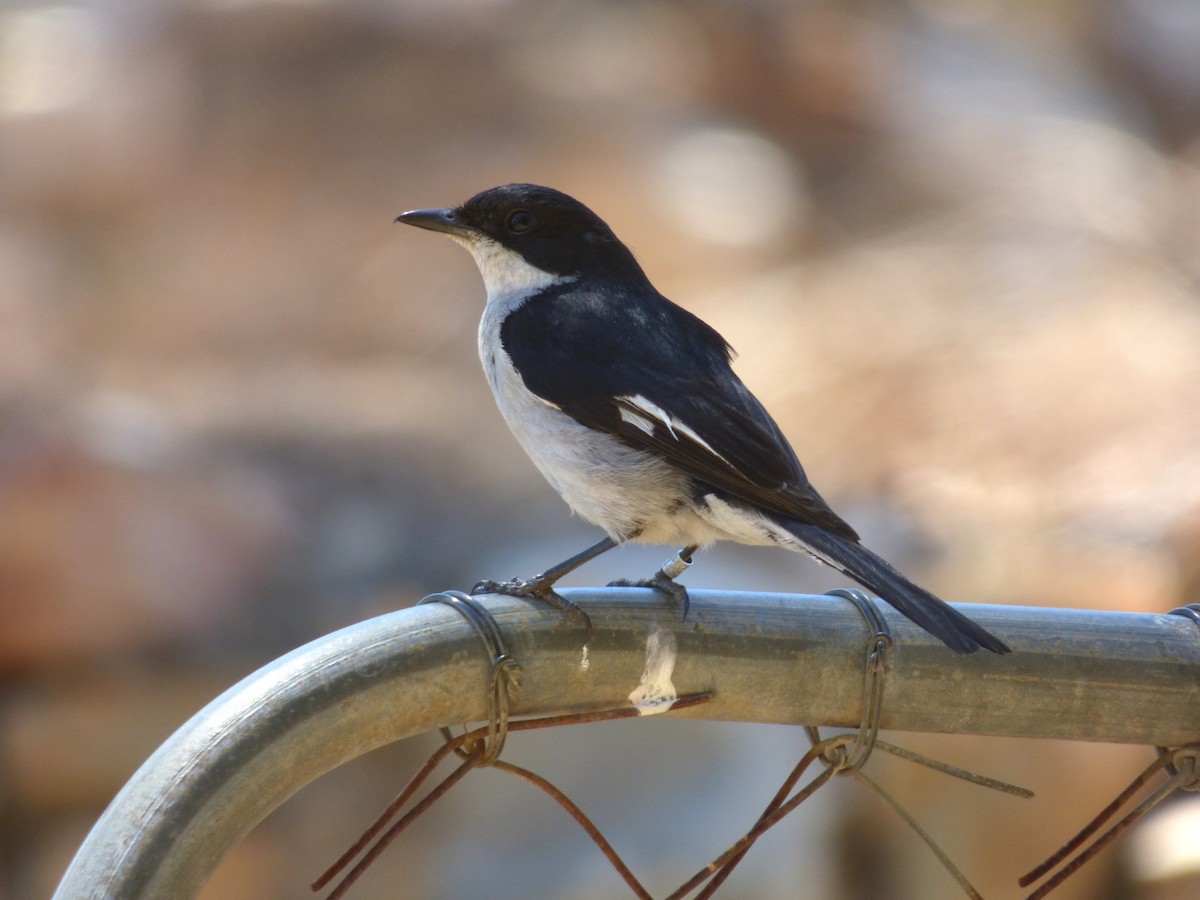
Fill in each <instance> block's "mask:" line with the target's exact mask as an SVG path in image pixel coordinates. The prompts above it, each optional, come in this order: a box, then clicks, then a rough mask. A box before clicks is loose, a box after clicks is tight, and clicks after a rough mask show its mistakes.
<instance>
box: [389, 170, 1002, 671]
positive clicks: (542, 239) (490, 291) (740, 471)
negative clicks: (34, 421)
mask: <svg viewBox="0 0 1200 900" xmlns="http://www.w3.org/2000/svg"><path fill="white" fill-rule="evenodd" d="M396 221H397V222H401V223H404V224H406V225H412V226H416V227H418V228H423V229H427V230H429V231H434V232H440V233H442V234H444V235H446V236H448V237H450V238H451V239H452V240H454V241H455V242H457V243H458V244H461V245H462V246H463V247H465V248H466V249H467V251H468V252H470V254H471V256H472V257H473V258H474V260H475V264H476V265H477V266H478V268H479V272H480V274H481V275H482V277H483V281H484V285H485V288H486V291H487V298H486V303H485V305H484V310H483V316H482V319H481V320H480V324H479V355H480V359H481V361H482V363H483V370H484V374H485V375H486V378H487V381H488V384H489V385H490V386H491V389H492V393H493V395H494V397H495V400H496V403H497V405H498V407H499V410H500V413H501V415H502V416H503V418H504V419H505V421H506V422H507V424H508V426H509V428H510V429H511V430H512V432H513V435H514V436H515V437H516V439H517V442H518V443H519V444H520V445H521V447H522V448H523V449H524V450H525V452H526V453H527V454H528V455H529V456H530V458H531V459H532V461H533V463H534V465H535V466H536V467H537V468H538V469H539V470H540V471H541V473H542V475H543V476H544V477H545V478H546V480H547V481H549V482H550V484H551V485H552V486H553V487H554V488H555V490H557V491H558V493H559V494H560V495H561V496H562V498H563V499H564V500H565V501H566V503H567V505H568V506H569V507H570V508H571V509H572V510H573V511H574V512H575V513H576V514H578V515H579V516H580V517H581V518H583V519H585V520H586V521H588V522H590V523H592V524H594V525H597V526H599V527H600V528H601V529H603V531H604V532H605V536H604V538H603V539H602V540H600V541H599V542H597V543H596V544H594V545H593V546H591V547H589V548H587V549H586V550H584V551H582V552H581V553H578V554H576V555H575V556H572V557H571V558H570V559H568V560H565V561H564V562H562V563H560V564H558V565H556V566H552V567H551V568H549V569H546V570H545V571H544V572H542V573H541V574H539V575H536V576H534V577H532V578H529V579H520V578H518V579H513V580H512V581H507V582H495V581H485V582H480V583H479V584H477V585H476V586H475V589H474V591H473V593H481V592H499V593H504V594H511V595H516V596H526V597H537V598H541V599H543V600H546V601H548V602H550V603H552V604H553V605H555V606H557V607H559V608H561V609H564V610H567V611H568V612H571V613H573V614H577V615H578V614H580V613H581V611H580V610H578V608H577V607H576V606H575V605H574V604H572V603H570V602H569V601H567V600H566V599H565V598H563V597H562V596H561V595H559V594H557V593H556V592H555V591H554V584H555V582H557V581H558V580H559V579H560V578H562V577H563V576H564V575H566V574H567V573H568V572H571V571H574V570H575V569H576V568H578V567H579V566H581V565H583V564H584V563H586V562H588V561H589V560H591V559H594V558H595V557H597V556H599V555H600V554H602V553H604V552H606V551H608V550H610V549H612V548H614V547H616V546H619V545H621V544H624V543H626V542H630V541H636V542H643V543H654V544H669V545H674V546H680V547H681V549H680V550H679V551H678V554H677V556H676V557H673V559H672V561H671V562H672V563H673V564H670V563H669V564H666V565H664V566H663V568H662V569H660V570H659V571H658V572H656V573H655V574H654V575H653V576H652V577H650V578H648V579H641V580H635V581H619V582H613V584H619V585H638V586H648V587H653V588H656V589H658V590H660V591H663V592H664V593H667V594H669V595H671V596H672V597H675V598H676V599H677V600H680V601H682V602H683V604H684V613H683V614H684V615H685V616H686V610H687V608H686V602H687V591H686V588H685V587H684V586H683V585H681V584H679V583H678V582H677V581H675V576H676V575H678V574H680V573H681V572H682V570H683V569H684V568H686V566H687V565H689V564H690V563H691V560H692V555H693V554H694V553H695V552H696V551H697V550H698V549H700V548H703V547H707V546H709V545H711V544H713V543H715V542H716V541H720V540H729V541H735V542H737V543H741V544H749V545H756V546H773V547H783V548H786V549H789V550H794V551H799V552H802V553H807V554H808V555H810V556H812V557H814V558H815V559H817V560H818V561H819V562H822V563H824V564H826V565H828V566H831V567H832V568H834V569H836V570H837V571H839V572H841V573H842V574H844V575H846V576H848V577H849V578H851V579H853V580H855V581H857V582H859V583H860V584H862V585H863V586H865V587H866V588H868V589H869V590H871V591H873V592H875V593H877V594H878V595H879V596H880V597H882V598H883V599H884V600H886V601H887V602H888V603H889V604H890V605H891V606H892V607H894V608H895V609H896V610H897V611H898V612H900V613H901V614H902V615H904V616H905V617H907V618H908V619H910V620H911V621H913V622H915V623H916V624H917V625H919V626H920V627H921V628H923V629H925V630H926V631H927V632H929V633H930V634H932V635H933V636H935V637H937V638H939V639H940V640H941V641H942V642H943V643H944V644H945V645H946V646H948V647H949V648H950V649H951V650H953V651H955V652H957V653H960V654H966V653H974V652H976V651H978V650H979V649H980V648H985V649H987V650H990V651H992V652H993V653H1009V652H1011V648H1010V647H1009V646H1008V645H1007V644H1005V643H1004V642H1003V641H1002V640H1000V639H999V638H997V637H996V636H995V635H993V634H991V633H990V632H988V631H987V630H985V629H984V628H983V627H982V626H980V625H979V624H978V623H976V622H975V621H973V620H972V619H970V618H968V617H967V616H966V615H964V614H963V613H961V612H959V611H958V610H957V609H955V608H954V607H952V606H950V605H949V604H947V603H945V602H944V601H942V600H941V599H939V598H938V597H936V596H935V595H933V594H932V593H930V592H929V591H927V590H926V589H925V588H923V587H920V586H919V585H917V584H915V583H914V582H913V581H911V580H909V579H908V578H907V577H906V576H904V575H903V574H901V573H900V571H899V570H897V569H896V568H895V567H893V566H892V565H891V564H890V563H888V562H887V561H886V560H884V559H883V558H882V557H880V556H878V555H877V554H875V553H874V552H873V551H871V550H869V549H868V548H867V547H865V546H864V545H863V544H862V542H861V540H860V538H859V535H858V533H857V532H856V531H855V530H854V529H853V528H852V527H851V526H850V525H849V524H848V523H847V522H845V521H844V520H843V519H842V518H841V517H840V516H839V515H838V514H837V513H835V512H834V511H833V509H832V508H831V507H830V506H829V504H828V503H826V501H825V500H824V499H823V498H822V497H821V495H820V494H819V493H818V492H817V490H816V488H814V487H813V485H812V484H811V483H810V482H809V480H808V477H807V476H806V474H805V472H804V469H803V468H802V467H801V464H800V461H799V460H798V458H797V456H796V453H795V451H794V450H793V449H792V446H791V444H789V443H788V441H787V439H786V438H785V437H784V435H783V432H782V431H781V430H780V428H779V426H778V425H777V424H776V423H775V420H774V419H772V418H771V416H770V414H768V412H767V411H766V409H765V408H764V407H763V405H762V403H760V402H759V400H758V399H757V398H756V397H755V396H754V395H753V394H752V393H751V392H750V390H749V389H748V388H747V387H746V386H745V385H744V384H743V383H742V381H741V379H740V378H739V377H738V376H737V374H736V373H735V372H734V370H733V367H732V362H733V357H734V353H733V349H732V348H731V346H730V345H729V343H728V342H727V341H726V340H725V339H724V338H723V337H722V336H721V335H720V334H719V333H718V332H717V331H716V330H715V329H714V328H713V327H712V326H710V325H709V324H707V323H706V322H704V321H703V320H702V319H700V318H699V317H698V316H696V315H694V314H693V313H691V312H689V311H688V310H686V309H684V308H683V307H681V306H679V305H677V304H675V303H673V302H672V301H670V300H668V299H667V298H666V297H664V296H663V295H662V294H660V293H659V292H658V291H657V290H656V289H655V287H654V286H653V285H652V284H651V282H650V279H649V278H648V277H647V275H646V273H645V272H644V271H643V269H642V266H641V264H640V263H639V262H638V260H637V259H636V258H635V256H634V254H633V252H632V251H631V250H630V249H629V248H628V247H627V246H626V245H625V244H623V243H622V242H621V241H620V239H618V238H617V236H616V235H615V234H614V233H613V231H612V229H611V228H610V227H609V226H608V225H607V224H606V223H605V222H604V221H603V220H602V219H601V218H600V217H599V216H598V215H597V214H596V213H594V212H592V210H591V209H589V208H588V207H587V206H585V205H584V204H583V203H581V202H579V201H578V200H575V199H574V198H572V197H570V196H568V195H567V194H564V193H562V192H560V191H558V190H555V189H553V188H549V187H543V186H540V185H535V184H505V185H501V186H499V187H494V188H491V189H488V190H485V191H482V192H481V193H478V194H476V195H475V196H473V197H471V199H469V200H467V201H466V202H465V203H463V204H461V205H460V206H457V207H453V208H431V209H414V210H410V211H408V212H405V213H402V214H400V215H399V216H398V217H397V218H396ZM584 618H585V621H586V617H584ZM588 625H589V630H590V622H588Z"/></svg>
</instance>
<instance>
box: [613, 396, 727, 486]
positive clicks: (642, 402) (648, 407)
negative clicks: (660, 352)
mask: <svg viewBox="0 0 1200 900" xmlns="http://www.w3.org/2000/svg"><path fill="white" fill-rule="evenodd" d="M617 402H618V403H621V404H624V405H622V407H621V418H622V419H623V420H625V421H626V422H629V423H630V424H631V425H633V426H635V427H637V428H640V429H641V430H642V431H644V432H646V434H652V433H653V424H652V422H651V420H653V421H656V422H659V423H660V424H661V425H662V426H663V427H664V428H666V429H667V431H669V432H670V433H671V437H673V438H675V440H679V436H680V435H683V436H684V437H686V438H687V439H688V440H690V441H692V442H694V443H696V444H699V445H700V446H701V447H703V448H704V449H705V450H707V451H708V452H709V453H711V454H712V455H713V456H715V457H716V458H717V459H719V460H721V462H723V463H725V465H727V466H730V468H732V467H733V466H732V463H730V462H729V460H727V459H726V458H725V457H723V456H722V455H721V454H720V453H718V452H717V451H716V450H714V449H713V448H712V445H711V444H709V442H708V441H706V440H705V439H704V438H702V437H700V435H699V434H697V433H696V430H695V429H694V428H692V427H691V426H690V425H688V424H687V423H686V422H684V421H683V420H682V419H680V418H679V417H678V416H673V415H671V414H670V413H669V412H667V411H666V410H665V409H663V408H662V407H661V406H659V405H658V404H657V403H653V402H651V401H650V400H647V399H646V398H645V397H643V396H642V395H641V394H634V395H633V396H625V397H618V398H617ZM625 405H628V406H632V407H635V408H636V409H637V410H638V411H639V412H641V413H644V414H645V417H643V416H639V415H638V413H637V412H633V411H632V410H627V409H626V406H625ZM626 412H628V413H629V414H628V415H626ZM646 417H648V418H646ZM635 418H637V419H641V421H634V419H635ZM647 425H649V426H650V427H647Z"/></svg>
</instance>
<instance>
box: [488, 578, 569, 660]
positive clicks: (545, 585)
mask: <svg viewBox="0 0 1200 900" xmlns="http://www.w3.org/2000/svg"><path fill="white" fill-rule="evenodd" d="M471 594H472V595H475V594H504V595H505V596H506V597H533V598H534V599H536V600H543V601H545V602H546V603H549V604H550V605H551V606H553V607H554V608H555V609H560V610H562V611H563V612H565V613H566V614H567V615H568V616H570V617H571V618H572V619H574V620H575V621H576V622H578V623H579V624H581V625H582V626H583V627H584V628H585V629H586V635H585V636H584V640H583V644H584V646H585V647H587V646H589V645H590V644H591V643H592V620H591V618H590V617H589V616H588V614H587V613H585V612H584V611H583V610H582V609H581V608H580V607H579V606H577V605H576V604H574V603H572V602H571V601H570V600H568V599H567V598H566V597H564V596H562V594H560V593H558V592H557V591H555V590H554V582H552V581H547V580H546V579H545V578H544V577H543V576H541V575H535V576H534V577H533V578H528V579H526V578H514V579H512V580H511V581H491V580H485V581H480V582H478V583H477V584H476V585H475V586H474V587H473V588H471Z"/></svg>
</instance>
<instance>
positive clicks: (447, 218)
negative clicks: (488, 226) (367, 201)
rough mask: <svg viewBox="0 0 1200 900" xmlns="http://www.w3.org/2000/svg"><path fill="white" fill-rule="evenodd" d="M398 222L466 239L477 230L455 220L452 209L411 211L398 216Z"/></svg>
mask: <svg viewBox="0 0 1200 900" xmlns="http://www.w3.org/2000/svg"><path fill="white" fill-rule="evenodd" d="M396 221H397V222H403V223H404V224H405V225H416V226H417V227H418V228H426V229H428V230H429V231H440V232H442V233H443V234H453V235H457V236H458V237H466V236H467V235H470V234H474V233H475V229H474V228H471V227H470V226H469V225H463V224H461V223H459V222H458V221H456V220H455V218H454V210H452V209H411V210H409V211H408V212H404V213H400V215H398V216H396Z"/></svg>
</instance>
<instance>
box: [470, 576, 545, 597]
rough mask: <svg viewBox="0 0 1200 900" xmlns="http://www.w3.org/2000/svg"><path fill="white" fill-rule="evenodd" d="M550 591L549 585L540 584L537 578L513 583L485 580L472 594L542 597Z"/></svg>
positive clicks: (519, 579)
mask: <svg viewBox="0 0 1200 900" xmlns="http://www.w3.org/2000/svg"><path fill="white" fill-rule="evenodd" d="M547 591H549V592H550V593H553V591H551V590H550V586H549V585H542V584H539V583H538V579H537V578H530V579H528V580H526V579H524V578H514V579H512V580H511V581H491V580H485V581H480V582H477V583H476V585H475V587H473V588H471V593H472V594H504V595H505V596H506V597H541V596H542V595H543V594H544V593H545V592H547Z"/></svg>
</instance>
